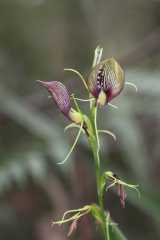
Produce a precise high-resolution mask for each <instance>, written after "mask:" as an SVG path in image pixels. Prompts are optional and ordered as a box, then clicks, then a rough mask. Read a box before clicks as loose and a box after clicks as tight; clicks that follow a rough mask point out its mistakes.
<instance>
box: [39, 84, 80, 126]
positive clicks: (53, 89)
mask: <svg viewBox="0 0 160 240" xmlns="http://www.w3.org/2000/svg"><path fill="white" fill-rule="evenodd" d="M38 82H39V83H40V84H42V86H44V87H45V88H47V90H48V91H49V93H50V94H51V96H52V98H53V100H54V101H55V103H56V104H57V106H58V108H59V109H60V111H61V112H62V113H63V114H64V115H65V116H66V117H67V118H68V119H70V120H71V121H72V122H75V123H76V124H80V123H82V121H83V119H82V114H81V113H79V112H77V111H75V110H74V109H73V108H71V103H70V96H69V93H68V90H67V88H66V87H65V86H64V85H63V84H62V83H61V82H58V81H51V82H44V81H40V80H38Z"/></svg>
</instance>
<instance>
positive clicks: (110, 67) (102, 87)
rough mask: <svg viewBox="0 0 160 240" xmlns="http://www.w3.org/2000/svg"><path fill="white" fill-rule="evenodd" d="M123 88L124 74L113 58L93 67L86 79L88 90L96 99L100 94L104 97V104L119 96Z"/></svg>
mask: <svg viewBox="0 0 160 240" xmlns="http://www.w3.org/2000/svg"><path fill="white" fill-rule="evenodd" d="M123 87H124V72H123V70H122V68H121V67H120V65H119V64H118V63H117V62H116V61H115V60H114V59H113V58H111V59H107V60H105V61H103V62H101V63H99V64H98V65H97V66H95V67H94V68H93V70H92V71H91V73H90V75H89V78H88V88H89V90H90V92H91V93H92V95H93V96H94V97H95V98H96V99H98V97H99V96H100V94H101V93H104V95H106V97H105V102H104V104H105V103H107V102H109V101H111V100H112V99H113V98H115V97H116V96H117V95H119V93H120V92H121V91H122V89H123ZM102 96H103V95H102ZM104 104H102V105H104Z"/></svg>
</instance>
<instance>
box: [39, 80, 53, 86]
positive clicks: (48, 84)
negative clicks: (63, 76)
mask: <svg viewBox="0 0 160 240" xmlns="http://www.w3.org/2000/svg"><path fill="white" fill-rule="evenodd" d="M36 82H38V83H40V85H42V86H43V87H46V88H49V86H50V84H51V82H44V81H41V80H36Z"/></svg>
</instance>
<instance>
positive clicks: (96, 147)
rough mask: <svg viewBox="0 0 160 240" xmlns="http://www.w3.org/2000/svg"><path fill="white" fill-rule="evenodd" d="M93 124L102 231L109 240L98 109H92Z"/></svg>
mask: <svg viewBox="0 0 160 240" xmlns="http://www.w3.org/2000/svg"><path fill="white" fill-rule="evenodd" d="M91 122H92V125H93V132H94V137H93V138H92V139H91V141H90V145H91V149H92V152H93V156H94V160H95V168H96V182H97V196H98V203H99V207H100V208H101V212H102V215H103V217H102V222H103V223H102V229H103V234H104V237H105V240H108V236H107V228H106V227H107V225H106V215H105V210H104V205H103V189H102V188H101V167H100V155H99V152H100V143H99V136H98V129H97V107H95V106H94V107H92V109H91Z"/></svg>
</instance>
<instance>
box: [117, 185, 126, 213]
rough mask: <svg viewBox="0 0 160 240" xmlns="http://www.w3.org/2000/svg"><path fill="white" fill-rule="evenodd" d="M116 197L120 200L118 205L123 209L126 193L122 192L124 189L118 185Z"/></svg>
mask: <svg viewBox="0 0 160 240" xmlns="http://www.w3.org/2000/svg"><path fill="white" fill-rule="evenodd" d="M117 187H118V196H119V198H120V203H121V205H122V207H123V208H125V200H126V197H127V195H126V192H125V190H124V187H123V186H122V185H121V184H118V186H117Z"/></svg>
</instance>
